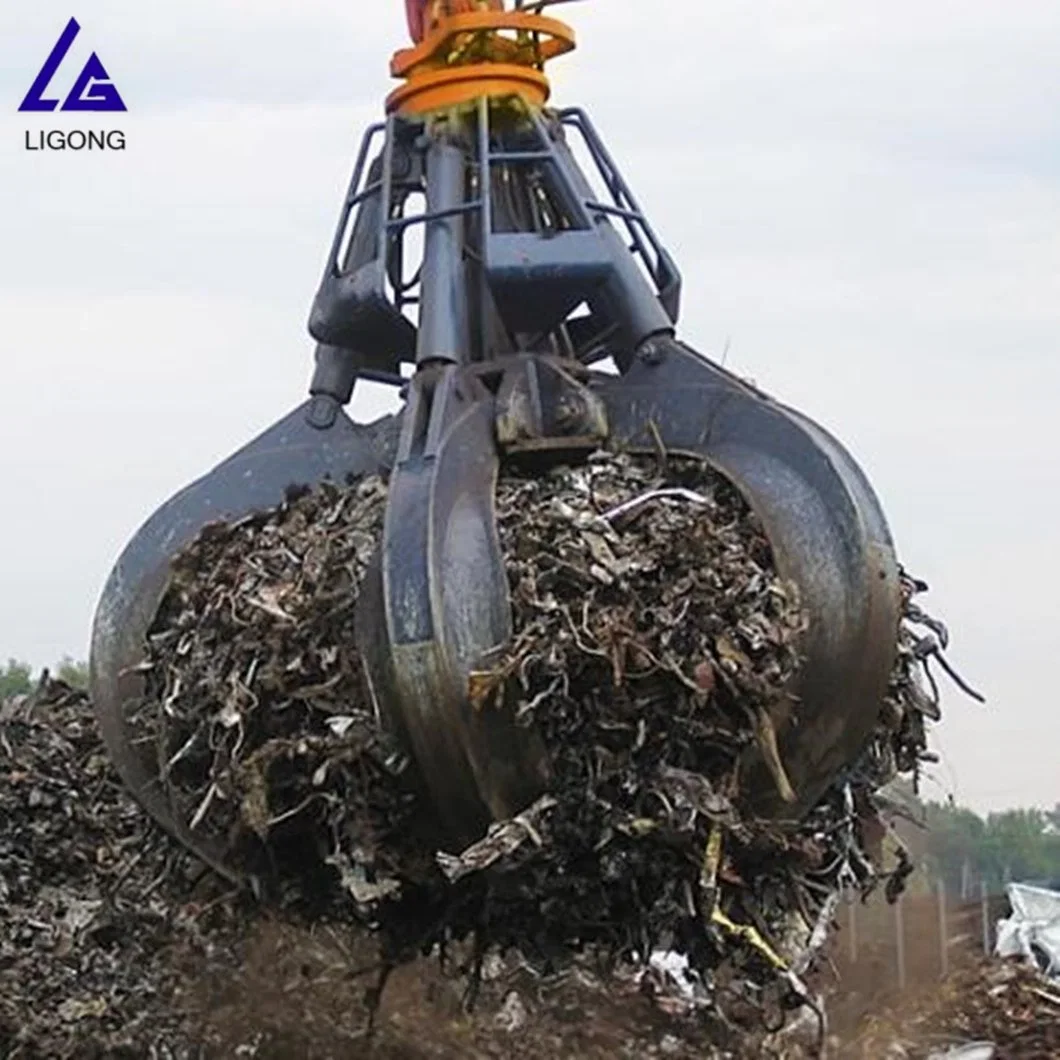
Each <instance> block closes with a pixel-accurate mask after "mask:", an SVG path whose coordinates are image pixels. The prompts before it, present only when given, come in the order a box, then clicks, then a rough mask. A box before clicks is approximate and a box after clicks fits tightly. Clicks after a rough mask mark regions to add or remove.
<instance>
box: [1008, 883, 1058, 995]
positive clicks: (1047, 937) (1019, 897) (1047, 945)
mask: <svg viewBox="0 0 1060 1060" xmlns="http://www.w3.org/2000/svg"><path fill="white" fill-rule="evenodd" d="M1006 891H1007V894H1008V900H1009V904H1010V905H1011V906H1012V915H1011V916H1010V917H1006V918H1005V919H1004V920H999V921H998V923H997V945H996V946H995V952H996V953H997V955H998V956H999V957H1016V956H1021V955H1022V956H1024V957H1029V958H1031V959H1032V960H1034V961H1036V962H1037V964H1038V966H1039V967H1040V968H1041V969H1042V971H1043V972H1045V974H1046V975H1048V976H1050V977H1053V978H1060V891H1049V890H1046V889H1045V888H1043V887H1031V886H1030V885H1028V884H1025V883H1010V884H1009V885H1008V887H1007V888H1006Z"/></svg>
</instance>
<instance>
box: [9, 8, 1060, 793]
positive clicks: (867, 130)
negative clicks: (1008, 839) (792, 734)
mask: <svg viewBox="0 0 1060 1060" xmlns="http://www.w3.org/2000/svg"><path fill="white" fill-rule="evenodd" d="M401 8H402V4H401V3H400V0H255V2H254V3H248V2H245V0H154V2H153V3H150V4H144V3H134V2H133V0H80V2H79V4H78V5H77V7H76V9H71V8H70V7H69V6H65V5H63V4H60V3H56V2H54V0H37V2H36V3H34V4H29V3H26V2H22V3H16V2H14V0H9V2H8V3H5V4H3V5H2V6H0V100H2V101H3V103H2V105H0V112H2V117H0V193H2V194H0V324H2V336H3V357H4V366H3V367H4V370H3V373H2V376H0V482H2V483H3V485H4V491H3V494H2V496H0V656H18V657H23V658H26V659H28V660H31V661H32V662H34V663H35V664H37V665H40V664H45V663H48V662H49V661H51V660H54V659H56V658H57V657H59V656H60V655H62V654H64V653H71V654H75V655H80V656H83V655H84V654H85V653H86V651H87V639H88V630H89V625H90V621H91V616H92V611H93V608H94V606H95V602H96V598H97V595H98V593H99V590H100V588H101V587H102V584H103V581H104V579H105V578H106V575H107V572H108V570H109V568H110V566H111V564H112V562H113V560H114V559H115V557H116V555H117V553H118V552H119V551H120V548H121V547H122V545H123V543H124V541H125V540H126V539H127V538H128V537H129V536H130V535H131V534H132V533H133V532H134V531H135V529H136V527H137V526H138V525H139V523H140V522H141V521H142V520H143V519H144V518H145V517H146V516H147V515H148V514H149V513H150V512H151V511H152V510H153V509H154V508H155V507H156V506H157V505H158V504H159V503H161V502H162V501H163V500H164V499H165V498H166V497H168V496H169V495H170V494H171V493H173V492H174V491H175V490H177V489H178V488H179V487H180V486H182V485H183V484H184V483H186V482H187V481H189V480H190V479H192V478H195V477H197V476H198V475H199V474H200V473H202V472H203V471H205V470H207V469H208V468H209V467H211V466H212V465H213V464H214V463H216V462H217V461H218V460H219V459H220V458H222V457H223V456H225V455H226V454H227V453H229V452H230V451H231V450H232V449H234V448H236V447H237V446H238V445H240V444H241V443H242V442H243V441H245V440H247V439H249V438H250V437H251V436H253V435H254V434H255V433H257V432H258V431H259V430H260V429H262V428H264V427H265V426H267V425H268V424H269V423H271V422H272V421H273V420H275V419H276V418H278V417H279V416H280V415H282V414H283V413H284V412H285V411H287V410H288V409H289V408H290V407H291V406H293V405H294V404H296V403H298V402H299V401H300V400H301V399H302V396H303V394H304V392H305V385H306V381H307V379H308V374H309V369H310V359H311V351H312V344H311V342H310V340H309V338H308V336H307V334H306V332H305V320H306V318H307V315H308V309H309V304H310V301H311V298H312V295H313V292H314V289H315V286H316V281H317V279H318V277H319V274H320V271H321V268H322V265H323V260H324V254H325V250H326V247H327V245H328V243H329V241H330V238H331V233H332V227H333V224H334V221H335V218H336V216H337V211H338V206H339V200H340V197H341V195H342V192H343V190H344V187H345V184H346V181H347V179H348V173H349V168H350V164H351V160H352V153H353V151H354V149H355V147H356V144H357V141H358V138H359V135H360V130H361V128H362V126H363V125H364V124H365V123H366V122H368V121H370V120H373V119H375V118H376V117H377V116H378V115H379V113H380V106H381V100H382V97H383V96H384V94H385V92H386V91H387V90H388V89H389V87H390V83H389V81H388V78H387V60H388V57H389V54H390V51H391V50H392V49H393V48H394V47H395V46H398V45H400V44H401V43H402V42H403V34H404V26H403V17H402V11H401ZM564 11H565V13H566V15H567V17H568V18H569V20H570V21H572V22H573V23H574V24H575V25H576V26H577V28H578V30H579V32H580V36H581V40H582V48H581V50H580V52H579V53H578V54H577V55H576V56H574V57H573V58H571V59H566V60H563V61H562V63H561V64H560V67H559V69H558V70H557V71H556V73H555V78H554V80H555V84H556V88H557V93H558V95H559V97H560V98H561V99H562V101H564V102H574V103H579V104H582V105H584V106H586V107H587V108H589V110H590V111H591V112H592V114H593V115H594V117H595V119H596V121H597V124H598V126H599V127H600V129H601V130H602V132H603V133H604V135H605V136H606V138H607V140H608V142H609V144H610V146H611V147H612V149H613V151H614V152H615V154H616V155H617V157H618V159H619V160H620V161H621V163H622V164H623V166H624V168H625V171H626V175H627V177H628V178H629V180H630V182H631V183H632V185H633V187H634V189H635V190H636V191H637V193H638V195H639V197H640V199H641V200H642V204H643V205H644V206H645V208H646V209H647V210H648V212H649V213H650V215H651V216H652V218H653V220H654V222H655V225H656V227H657V228H658V230H659V231H660V233H661V234H662V235H663V237H664V238H665V239H666V240H667V241H668V242H669V244H670V245H671V247H672V249H673V251H674V252H675V253H676V255H677V256H678V258H679V260H680V262H681V265H682V267H683V270H684V274H685V279H686V302H685V311H684V320H683V337H684V338H685V339H686V340H688V341H690V342H691V343H692V344H694V345H696V346H698V347H699V348H700V349H702V350H703V351H704V352H706V353H708V354H710V355H714V356H718V357H720V356H721V354H722V351H724V350H727V363H728V365H729V367H731V368H733V369H734V370H736V371H737V372H739V373H740V374H742V375H744V376H747V377H750V378H753V379H754V380H756V381H757V383H758V384H759V385H760V386H762V387H764V388H765V389H767V390H770V391H772V392H773V393H775V394H776V395H777V396H779V397H781V398H782V399H783V400H785V401H786V402H788V403H790V404H794V405H796V406H797V407H800V408H802V409H804V410H805V411H806V412H808V413H809V414H811V415H812V416H814V417H815V418H817V419H819V420H820V421H821V422H823V423H824V424H825V425H826V426H828V427H829V428H830V429H831V430H832V431H833V432H835V433H836V434H838V435H839V436H840V437H841V438H842V439H843V440H844V441H845V442H846V443H847V444H848V445H849V446H850V447H851V449H852V450H853V451H854V453H855V454H856V456H857V457H858V458H859V459H860V460H861V462H862V463H863V465H864V466H865V468H866V470H867V471H868V473H869V475H870V476H871V478H872V479H873V482H874V484H875V485H876V487H877V489H878V491H879V492H880V494H881V497H882V499H883V502H884V504H885V507H886V509H887V511H888V513H889V517H890V519H891V523H892V527H893V530H894V533H895V536H896V538H897V540H898V543H899V547H900V551H901V556H902V558H903V560H904V562H905V563H906V564H907V566H909V567H910V569H911V570H913V571H914V572H915V573H917V574H918V575H919V576H921V577H923V578H925V579H926V580H927V581H928V582H929V583H930V584H931V586H932V593H931V595H930V597H929V598H928V602H929V606H932V607H934V609H935V610H936V611H937V612H940V613H941V614H942V615H943V616H944V617H945V618H946V619H947V620H948V622H949V624H950V626H951V627H952V630H953V633H954V647H953V650H952V653H951V658H952V659H953V661H954V662H955V663H956V664H957V665H958V666H959V668H960V669H961V670H962V671H963V672H964V673H965V674H966V676H967V677H968V678H969V679H970V680H971V681H972V682H973V683H975V684H976V685H978V686H979V687H981V688H982V690H983V691H984V692H985V693H986V694H987V696H988V697H989V706H988V707H986V708H983V707H980V706H978V705H976V704H974V703H972V702H971V701H967V700H965V699H964V698H963V697H961V696H959V695H956V694H950V695H949V696H948V697H947V703H946V707H947V720H946V723H945V725H944V726H943V728H942V730H941V732H940V733H939V736H938V739H937V741H936V743H937V745H938V749H939V750H940V752H941V753H942V755H943V758H944V765H943V767H942V768H941V769H939V770H938V771H937V779H936V781H935V782H934V786H933V787H932V789H931V791H932V792H933V793H935V794H937V795H942V794H944V793H950V792H952V793H953V794H955V796H956V797H957V798H958V799H961V800H963V801H966V802H968V803H970V804H971V805H973V806H975V807H976V808H979V809H986V808H994V807H1003V806H1007V805H1013V804H1019V803H1027V802H1034V803H1041V804H1047V805H1052V803H1054V802H1056V801H1060V766H1058V761H1060V753H1058V752H1060V720H1058V713H1060V709H1058V705H1057V702H1056V701H1057V695H1056V692H1055V685H1056V678H1055V668H1056V665H1057V658H1058V656H1060V634H1058V632H1057V631H1058V627H1060V623H1058V621H1057V620H1058V612H1060V604H1058V597H1060V575H1058V574H1057V565H1056V559H1055V557H1054V556H1053V554H1052V553H1050V551H1049V548H1050V547H1051V546H1052V545H1054V544H1055V542H1056V538H1057V529H1056V527H1057V523H1058V521H1060V458H1058V443H1060V408H1058V398H1060V357H1058V349H1057V347H1058V336H1060V297H1058V293H1060V292H1058V281H1060V105H1058V104H1060V98H1058V97H1060V92H1058V85H1060V80H1058V77H1057V66H1056V63H1057V56H1058V55H1060V4H1057V3H1056V0H1010V2H1008V3H1004V4H1003V3H1000V2H998V0H916V2H914V0H886V2H885V0H858V2H856V3H851V2H850V0H803V2H801V3H794V4H793V3H791V2H790V0H784V2H781V0H652V2H651V3H650V4H642V3H636V2H634V0H588V2H586V3H584V4H578V5H571V6H570V7H568V8H565V9H564ZM71 14H74V15H76V17H77V18H78V20H79V21H80V22H81V24H82V27H83V29H82V33H81V37H80V38H79V39H78V41H77V43H76V44H75V46H74V49H73V51H72V53H71V55H70V57H69V58H68V60H67V64H66V65H65V66H64V68H63V69H62V70H61V71H60V73H59V74H58V75H57V78H56V82H55V85H54V88H55V89H56V90H58V91H62V90H63V89H68V88H69V86H70V85H71V84H72V82H73V79H74V77H75V76H76V73H77V72H78V70H79V69H80V67H81V65H82V64H83V62H84V60H85V59H86V58H87V57H88V55H89V53H90V52H91V51H92V50H95V51H97V52H98V54H99V56H100V58H101V59H102V61H103V63H104V65H105V66H106V67H107V68H108V70H109V72H110V74H111V75H112V77H113V78H114V79H115V81H116V82H117V84H118V87H119V89H120V91H121V92H122V94H123V96H124V98H125V100H126V102H127V103H128V105H129V107H130V113H129V114H128V115H125V116H122V117H121V120H120V122H119V123H118V124H120V126H121V127H122V128H124V129H125V131H126V133H127V135H128V141H129V148H128V150H127V151H126V152H125V153H124V154H114V155H109V156H108V155H100V154H94V155H89V154H80V155H73V154H69V153H68V154H65V155H63V154H44V153H32V152H27V151H26V150H25V148H24V135H25V130H26V129H27V128H29V129H39V128H75V127H78V126H79V125H80V126H81V127H91V128H95V127H105V126H106V125H108V124H109V122H108V121H107V120H104V121H103V122H99V121H98V120H97V119H96V117H95V116H89V120H87V121H84V122H80V123H79V122H70V121H69V120H67V119H66V118H63V117H61V116H57V117H54V118H53V117H51V116H48V117H46V118H45V119H44V120H43V121H41V120H40V119H38V118H32V117H31V118H30V119H29V120H27V117H26V116H22V115H19V114H17V113H16V111H17V107H18V105H19V103H20V101H21V100H22V97H23V95H24V94H25V92H26V90H27V88H28V86H29V84H30V82H31V81H32V80H33V78H34V76H35V74H36V72H37V70H38V68H39V66H40V64H41V62H42V61H43V59H44V57H45V55H46V54H47V52H48V50H49V49H50V48H51V45H52V43H53V41H54V40H55V39H56V37H57V36H58V34H59V32H60V31H61V29H62V28H63V26H64V25H65V23H66V21H67V19H68V18H69V17H70V15H71ZM386 407H387V406H386V401H385V397H384V395H382V394H380V393H379V392H365V393H362V394H361V396H360V397H359V399H358V401H357V405H356V410H355V411H357V412H358V413H359V414H361V415H363V416H365V417H368V418H374V416H375V415H376V414H377V413H378V412H379V411H380V410H382V409H384V408H386Z"/></svg>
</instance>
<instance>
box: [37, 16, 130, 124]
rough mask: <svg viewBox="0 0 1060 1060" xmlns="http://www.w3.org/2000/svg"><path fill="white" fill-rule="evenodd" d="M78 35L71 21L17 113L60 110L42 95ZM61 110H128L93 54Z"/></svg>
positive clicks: (72, 20) (77, 28)
mask: <svg viewBox="0 0 1060 1060" xmlns="http://www.w3.org/2000/svg"><path fill="white" fill-rule="evenodd" d="M80 32H81V27H80V26H79V25H78V22H77V19H76V18H72V19H70V21H69V22H68V23H67V24H66V29H64V30H63V32H62V35H61V36H60V37H59V39H58V40H57V41H56V42H55V47H54V48H52V50H51V54H50V55H49V56H48V58H47V59H45V60H44V65H43V66H42V67H41V70H40V73H39V74H37V79H36V81H34V82H33V84H32V85H31V86H30V89H29V92H27V93H26V98H25V99H24V100H23V101H22V106H21V107H19V108H18V109H19V111H20V112H22V111H38V112H40V111H44V112H51V111H53V110H55V108H56V107H57V106H59V101H58V100H57V99H45V98H44V93H45V92H47V90H48V85H50V84H51V80H52V78H53V77H54V76H55V72H56V71H57V70H58V69H59V67H60V66H61V65H62V62H63V60H64V59H65V58H66V53H67V52H68V51H69V50H70V47H71V45H72V44H73V43H74V40H75V38H76V37H77V35H78V33H80ZM60 109H61V110H64V111H111V112H113V111H124V110H128V108H127V107H126V106H125V102H124V100H123V99H122V98H121V96H120V95H119V93H118V89H117V88H116V87H115V85H114V82H113V81H111V79H110V74H108V73H107V71H106V68H105V67H104V66H103V64H102V63H101V62H100V61H99V56H98V55H96V53H95V52H93V53H92V55H91V56H90V57H89V60H88V62H87V63H85V68H84V69H83V70H82V71H81V73H80V75H79V76H78V78H77V80H76V81H75V82H74V87H73V88H72V89H70V94H69V95H68V96H67V97H66V100H65V102H64V103H63V105H62V107H61V108H60Z"/></svg>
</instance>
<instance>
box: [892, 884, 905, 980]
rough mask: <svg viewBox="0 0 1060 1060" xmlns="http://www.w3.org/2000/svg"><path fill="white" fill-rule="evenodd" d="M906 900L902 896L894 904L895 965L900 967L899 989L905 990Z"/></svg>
mask: <svg viewBox="0 0 1060 1060" xmlns="http://www.w3.org/2000/svg"><path fill="white" fill-rule="evenodd" d="M903 902H904V899H903V897H902V896H901V895H899V896H898V900H897V901H896V902H895V903H894V938H895V948H894V950H895V963H896V964H897V966H898V989H899V990H901V991H904V990H905V917H904V916H903V915H902V904H903Z"/></svg>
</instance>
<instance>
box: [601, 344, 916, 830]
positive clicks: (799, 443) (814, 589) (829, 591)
mask: <svg viewBox="0 0 1060 1060" xmlns="http://www.w3.org/2000/svg"><path fill="white" fill-rule="evenodd" d="M650 353H651V356H646V357H641V358H639V359H637V360H636V361H635V362H634V363H632V364H631V366H630V368H629V370H628V371H627V372H626V373H625V374H624V375H623V376H622V377H620V378H613V379H611V378H606V377H603V378H601V380H600V381H599V384H598V385H599V392H600V394H601V396H602V397H603V399H604V402H605V405H606V407H607V411H608V418H609V420H610V424H611V428H612V432H613V434H614V436H615V440H616V441H617V442H618V443H619V444H621V445H624V446H629V447H643V448H645V449H653V448H656V447H657V446H658V443H659V440H660V438H661V441H662V442H663V444H664V445H665V446H666V448H667V449H669V450H671V451H673V452H675V453H676V452H685V453H690V454H694V455H698V456H702V457H705V458H706V459H708V460H709V461H710V462H711V463H712V464H713V465H714V466H715V467H716V468H717V469H718V470H719V471H721V472H722V473H723V474H724V475H725V476H726V477H727V478H728V479H729V480H730V481H731V482H732V483H733V484H734V485H735V486H736V488H737V489H739V490H740V492H741V493H742V494H743V495H744V497H745V499H746V500H747V501H748V503H749V504H750V505H751V507H752V509H753V510H754V511H755V513H756V514H757V516H758V518H759V519H760V520H761V522H762V525H763V527H764V529H765V532H766V535H767V537H768V538H769V542H770V544H771V546H772V549H773V554H774V559H775V562H776V565H777V569H778V571H779V573H780V574H781V576H782V577H784V578H786V579H788V580H790V581H791V582H792V583H793V584H794V585H795V586H796V587H797V589H798V591H799V593H800V597H801V603H802V605H803V607H804V608H805V610H806V612H807V615H808V619H809V629H808V632H807V634H806V637H805V642H804V649H803V650H804V656H805V661H804V663H803V665H802V668H801V670H800V677H799V681H798V686H797V687H796V688H794V689H792V696H791V698H790V700H789V701H788V702H786V703H784V704H781V705H779V706H778V707H777V709H776V711H775V714H774V717H773V722H774V725H775V727H776V729H777V731H778V733H779V757H780V759H781V761H782V762H783V764H784V768H785V771H786V772H787V774H788V777H789V778H790V780H791V782H792V785H793V787H794V791H795V799H794V801H793V802H786V801H785V800H783V799H781V798H780V797H779V795H778V792H777V786H776V785H775V784H774V783H773V782H772V781H771V779H770V776H769V773H768V764H767V763H766V762H765V761H763V760H762V758H761V756H760V755H759V754H758V752H757V751H753V752H750V753H749V754H748V757H747V759H746V761H745V763H744V769H743V775H742V784H741V786H742V790H743V795H744V798H745V800H746V801H747V803H748V804H750V805H751V806H752V807H753V808H754V809H755V810H756V811H757V812H759V813H762V814H770V815H776V816H785V817H788V816H790V817H798V816H800V815H801V814H802V813H803V812H805V811H806V810H808V809H810V808H811V807H812V806H813V804H814V803H815V802H816V801H817V799H818V798H819V797H820V796H821V794H823V792H824V790H825V789H826V788H827V787H828V785H829V784H830V783H831V782H832V781H833V780H834V779H835V778H836V776H837V775H838V774H839V773H840V772H841V771H842V770H843V769H844V768H847V767H849V765H850V764H851V763H852V762H853V761H854V760H855V759H856V758H857V757H858V755H859V753H860V751H861V749H862V748H863V747H864V745H865V743H866V741H867V740H868V738H869V735H870V733H871V731H872V729H873V727H874V725H875V724H876V720H877V716H878V712H879V706H880V703H881V701H882V700H883V697H884V695H885V693H886V689H887V682H888V679H889V677H890V674H891V670H892V667H893V665H894V661H895V656H896V653H897V638H898V623H899V618H900V608H901V595H900V584H899V569H898V562H897V559H896V556H895V550H894V544H893V541H892V540H891V535H890V532H889V530H888V528H887V522H886V520H885V518H884V515H883V512H882V510H881V508H880V504H879V501H878V500H877V498H876V495H875V494H874V493H873V490H872V488H871V486H870V485H869V483H868V481H867V480H866V478H865V475H864V473H863V472H862V471H861V469H860V468H859V467H858V465H857V464H856V463H855V461H854V460H853V458H852V457H851V456H850V454H849V453H848V452H847V451H846V450H845V449H844V448H843V447H842V446H841V445H840V444H839V442H837V441H836V440H835V439H834V438H833V437H832V436H831V435H830V434H828V433H827V432H826V431H825V430H824V429H823V428H821V427H820V426H818V425H817V424H816V423H814V422H813V421H812V420H810V419H809V418H808V417H806V416H804V415H802V414H801V413H797V412H794V411H792V410H791V409H788V408H785V407H784V406H783V405H780V404H779V403H777V402H775V401H773V400H772V399H771V398H769V397H767V396H766V395H764V394H762V393H761V392H759V391H757V390H755V389H754V388H752V387H750V386H748V385H747V384H746V383H744V382H743V381H742V380H740V379H738V378H736V377H735V376H733V375H731V374H730V373H728V372H726V371H724V370H723V369H721V368H719V367H718V366H717V365H715V364H713V363H712V362H710V361H709V360H707V359H706V358H705V357H703V356H701V355H700V354H697V353H696V352H695V351H693V350H691V349H690V348H688V347H687V346H684V345H683V344H681V343H679V342H676V341H674V340H672V339H669V338H662V339H656V340H653V342H652V344H651V349H650ZM796 718H797V724H792V722H793V720H795V719H796Z"/></svg>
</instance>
